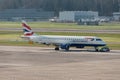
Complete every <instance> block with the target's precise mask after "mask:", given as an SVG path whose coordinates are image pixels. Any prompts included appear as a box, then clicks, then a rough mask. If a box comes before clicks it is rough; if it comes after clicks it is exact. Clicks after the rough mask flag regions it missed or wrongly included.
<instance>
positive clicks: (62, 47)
mask: <svg viewBox="0 0 120 80" xmlns="http://www.w3.org/2000/svg"><path fill="white" fill-rule="evenodd" d="M69 47H70V45H69V44H61V46H60V48H61V49H65V50H69Z"/></svg>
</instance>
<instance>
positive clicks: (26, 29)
mask: <svg viewBox="0 0 120 80" xmlns="http://www.w3.org/2000/svg"><path fill="white" fill-rule="evenodd" d="M22 26H23V32H24V36H32V35H33V34H34V32H33V31H32V29H31V28H30V26H28V24H27V23H26V22H25V21H22Z"/></svg>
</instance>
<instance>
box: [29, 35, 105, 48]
mask: <svg viewBox="0 0 120 80" xmlns="http://www.w3.org/2000/svg"><path fill="white" fill-rule="evenodd" d="M29 38H30V40H31V41H33V42H37V43H43V44H53V45H58V46H59V45H60V44H79V45H85V46H104V45H106V43H105V42H104V41H102V40H101V39H100V38H98V37H92V36H51V35H40V36H30V37H29Z"/></svg>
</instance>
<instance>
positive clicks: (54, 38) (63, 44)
mask: <svg viewBox="0 0 120 80" xmlns="http://www.w3.org/2000/svg"><path fill="white" fill-rule="evenodd" d="M22 27H23V32H24V35H22V36H21V38H23V39H25V40H29V41H32V42H35V43H39V44H44V45H54V46H55V50H57V51H58V50H60V48H61V49H63V50H66V51H69V48H70V47H76V48H84V47H85V46H91V47H94V48H95V51H99V50H98V47H100V46H106V45H107V44H106V43H105V42H104V41H103V40H102V39H100V38H99V37H95V36H58V35H37V34H35V33H34V32H33V31H32V29H31V28H30V26H29V25H28V24H27V23H26V21H22ZM108 51H110V49H109V48H108V47H103V48H102V50H101V52H108Z"/></svg>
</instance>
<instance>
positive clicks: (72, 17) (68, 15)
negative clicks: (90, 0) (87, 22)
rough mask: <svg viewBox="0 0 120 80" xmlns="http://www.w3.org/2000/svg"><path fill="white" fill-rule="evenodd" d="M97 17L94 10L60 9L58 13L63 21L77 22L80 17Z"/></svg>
mask: <svg viewBox="0 0 120 80" xmlns="http://www.w3.org/2000/svg"><path fill="white" fill-rule="evenodd" d="M95 18H98V12H95V11H62V12H60V13H59V20H60V21H63V22H77V21H79V20H81V19H95Z"/></svg>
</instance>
